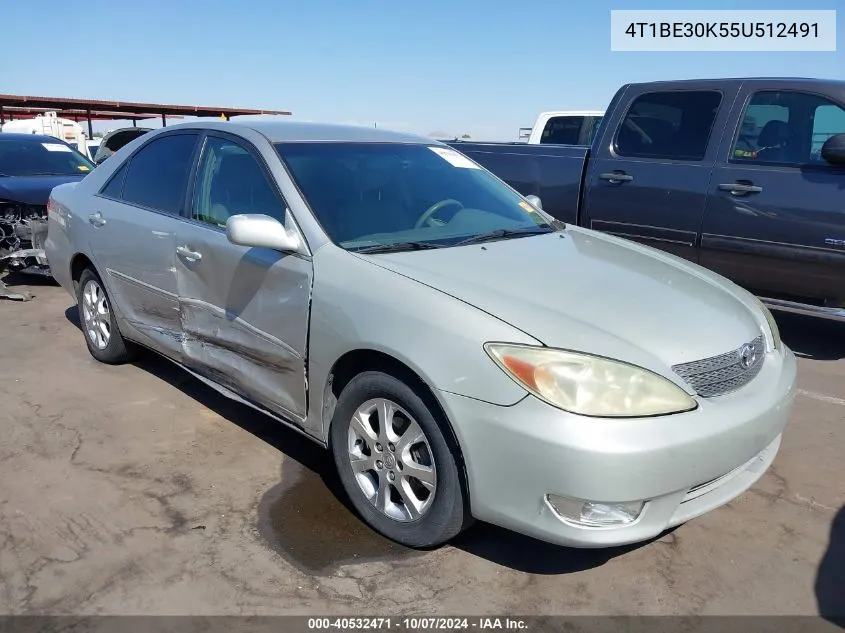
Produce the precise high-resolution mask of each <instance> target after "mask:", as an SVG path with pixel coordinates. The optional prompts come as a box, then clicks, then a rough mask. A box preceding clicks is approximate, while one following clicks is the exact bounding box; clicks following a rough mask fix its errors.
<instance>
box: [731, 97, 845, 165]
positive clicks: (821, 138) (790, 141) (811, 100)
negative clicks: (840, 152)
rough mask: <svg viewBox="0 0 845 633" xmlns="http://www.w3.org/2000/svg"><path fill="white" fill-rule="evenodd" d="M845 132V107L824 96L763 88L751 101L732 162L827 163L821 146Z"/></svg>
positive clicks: (746, 109) (734, 148)
mask: <svg viewBox="0 0 845 633" xmlns="http://www.w3.org/2000/svg"><path fill="white" fill-rule="evenodd" d="M843 133H845V109H843V108H842V107H840V106H839V105H837V104H835V103H833V102H832V101H830V100H829V99H826V98H825V97H821V96H819V95H815V94H810V93H806V92H797V91H789V90H784V91H778V90H761V91H759V92H756V93H754V94H753V95H752V96H751V99H749V101H748V105H747V106H746V108H745V113H744V115H743V118H742V124H741V125H740V128H739V130H738V131H737V135H736V139H735V141H734V145H733V149H732V151H731V162H734V163H746V164H747V163H751V164H771V165H787V166H795V167H800V166H806V165H824V164H826V163H825V162H824V160H823V159H822V157H821V148H822V145H823V144H824V142H825V141H826V140H827V139H829V138H830V137H831V136H834V135H836V134H843Z"/></svg>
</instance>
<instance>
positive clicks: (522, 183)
mask: <svg viewBox="0 0 845 633" xmlns="http://www.w3.org/2000/svg"><path fill="white" fill-rule="evenodd" d="M447 144H448V145H451V146H452V147H454V148H455V149H456V150H458V151H460V152H462V153H464V154H466V155H467V156H469V157H470V158H472V159H473V160H474V161H476V162H477V163H479V164H480V165H482V166H484V167H486V168H487V169H489V170H490V171H492V172H493V173H494V174H496V175H497V176H498V177H499V178H501V179H502V180H504V181H505V182H507V183H508V184H509V185H510V186H511V187H513V188H514V189H516V190H517V191H518V192H519V193H521V194H522V195H524V196H530V195H534V196H538V197H539V198H540V200H541V201H542V204H543V210H545V211H546V212H547V213H549V214H550V215H552V216H554V217H556V218H557V219H559V220H563V221H564V222H571V223H573V224H575V223H577V222H578V208H579V198H580V196H581V181H582V176H583V171H584V168H585V166H586V164H587V160H586V159H587V156H588V154H589V153H590V148H589V147H582V146H578V145H529V144H527V143H480V142H466V141H448V142H447Z"/></svg>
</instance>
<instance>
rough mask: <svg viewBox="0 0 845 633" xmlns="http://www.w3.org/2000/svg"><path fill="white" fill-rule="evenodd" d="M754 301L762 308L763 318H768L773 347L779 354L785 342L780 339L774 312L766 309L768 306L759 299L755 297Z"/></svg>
mask: <svg viewBox="0 0 845 633" xmlns="http://www.w3.org/2000/svg"><path fill="white" fill-rule="evenodd" d="M754 299H755V300H756V301H757V305H759V306H760V310H761V311H762V312H763V316H765V317H766V322H767V323H768V324H769V331H770V332H771V335H772V347H773V348H774V350H775V351H776V352H779V351H780V350H781V348H782V347H783V342H782V341H781V339H780V328H778V323H777V321H775V317H774V316H773V315H772V311H771V310H769V308H767V307H766V304H765V303H763V302H762V301H760V300H759V299H758V298H757V297H754Z"/></svg>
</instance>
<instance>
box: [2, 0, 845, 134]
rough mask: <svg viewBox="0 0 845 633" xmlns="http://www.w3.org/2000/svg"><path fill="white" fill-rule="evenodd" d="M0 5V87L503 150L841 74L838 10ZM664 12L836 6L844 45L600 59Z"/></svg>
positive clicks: (687, 0) (726, 4)
mask: <svg viewBox="0 0 845 633" xmlns="http://www.w3.org/2000/svg"><path fill="white" fill-rule="evenodd" d="M4 4H5V6H4V7H3V12H2V16H3V17H2V19H3V23H5V24H7V25H14V28H8V29H5V32H4V36H3V48H4V51H5V52H6V54H5V56H4V62H3V68H2V72H0V92H6V93H16V94H37V95H47V96H64V97H82V98H96V99H110V100H111V99H114V100H125V101H155V102H165V103H179V104H202V105H223V106H242V107H256V108H268V109H283V110H291V111H293V113H294V117H295V118H298V119H307V120H317V121H336V122H346V123H360V124H366V125H372V124H373V122H378V123H379V126H380V127H392V128H396V129H406V130H411V131H414V132H418V133H421V134H428V133H430V132H433V131H438V132H446V133H448V134H456V135H459V134H464V133H469V134H470V135H472V136H473V137H475V138H479V139H491V140H492V139H502V140H514V139H515V137H516V134H517V128H519V127H521V126H528V125H530V124H531V123H532V122H533V119H534V117H535V116H536V114H537V113H538V112H540V111H542V110H556V109H576V108H603V107H605V106H606V104H607V102H608V100H609V99H610V97H611V96H612V95H613V93H614V91H615V90H616V89H617V88H618V87H619V85H621V84H622V83H625V82H629V81H643V80H654V79H673V78H695V77H704V76H742V75H789V76H815V77H826V78H839V79H845V28H843V27H845V3H843V2H842V0H807V1H806V2H797V1H796V0H793V1H791V2H789V1H785V0H767V1H760V0H755V1H751V0H746V1H742V0H732V1H723V0H711V1H706V2H705V1H702V0H675V1H674V2H667V1H662V0H640V1H638V2H634V1H631V0H615V1H614V2H607V1H605V0H585V1H583V2H576V1H575V0H565V1H564V0H523V1H520V2H514V1H513V0H510V1H505V0H418V1H417V2H411V1H410V0H398V1H397V0H392V1H391V0H356V1H351V0H305V1H303V0H298V1H295V2H294V1H290V0H241V1H239V2H238V1H232V0H228V1H226V2H221V1H218V0H206V1H203V2H197V1H193V2H191V1H189V0H185V1H184V2H183V1H182V0H169V1H166V2H165V1H162V0H147V1H146V2H138V1H137V0H136V1H135V2H131V3H130V2H121V1H114V0H111V1H106V0H88V1H86V2H84V3H77V4H69V3H67V2H57V1H54V0H41V1H40V2H38V3H37V5H38V8H37V9H36V8H34V6H30V4H31V3H28V2H15V1H8V2H6V3H4ZM837 5H839V6H837ZM124 7H125V8H124ZM662 8H666V9H681V8H689V9H729V8H735V9H836V8H839V9H840V11H839V12H838V15H837V23H838V24H837V27H838V28H837V30H838V33H839V37H838V49H839V50H838V51H837V52H835V53H619V52H617V53H612V52H610V35H609V25H610V10H611V9H662ZM99 127H100V128H102V127H103V126H102V125H100V126H99Z"/></svg>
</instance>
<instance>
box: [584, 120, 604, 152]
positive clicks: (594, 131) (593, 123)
mask: <svg viewBox="0 0 845 633" xmlns="http://www.w3.org/2000/svg"><path fill="white" fill-rule="evenodd" d="M602 118H603V117H600V116H596V117H590V121H589V122H588V124H589V129H588V131H587V144H588V145H592V144H593V141H594V140H595V138H596V136H598V133H599V130H600V129H601V121H602Z"/></svg>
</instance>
